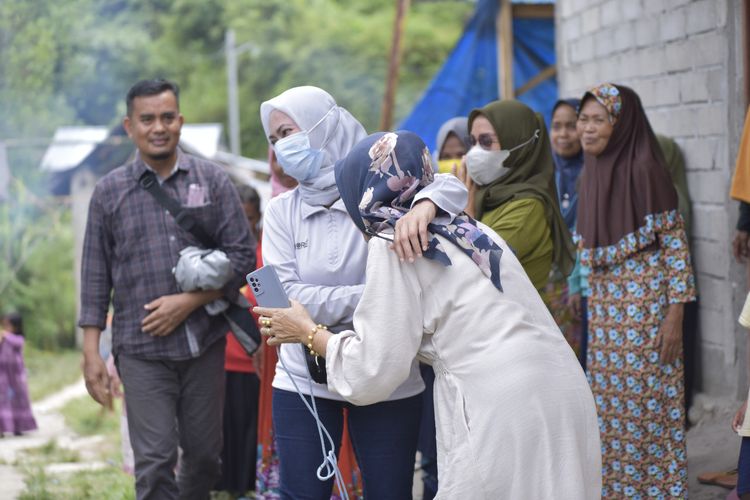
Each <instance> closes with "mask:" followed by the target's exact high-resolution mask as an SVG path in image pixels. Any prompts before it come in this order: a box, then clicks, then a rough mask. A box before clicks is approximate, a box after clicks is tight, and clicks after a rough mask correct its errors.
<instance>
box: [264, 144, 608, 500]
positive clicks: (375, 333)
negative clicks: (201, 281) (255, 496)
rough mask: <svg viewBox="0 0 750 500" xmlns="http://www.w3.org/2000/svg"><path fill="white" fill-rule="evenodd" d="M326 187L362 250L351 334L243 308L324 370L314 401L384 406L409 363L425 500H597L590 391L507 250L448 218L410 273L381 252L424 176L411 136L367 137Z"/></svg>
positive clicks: (421, 148)
mask: <svg viewBox="0 0 750 500" xmlns="http://www.w3.org/2000/svg"><path fill="white" fill-rule="evenodd" d="M335 173H336V183H337V185H338V189H339V192H340V193H341V198H342V200H343V202H344V204H345V206H346V210H347V212H348V213H349V215H350V217H351V218H352V221H354V224H355V225H356V226H357V227H358V228H359V229H360V231H362V232H363V233H364V234H365V235H369V236H371V238H370V240H369V243H368V258H367V276H366V280H365V289H364V292H363V294H362V299H361V300H360V302H359V305H358V306H357V309H356V311H355V313H354V320H353V328H352V329H351V330H346V331H343V332H341V333H339V334H337V335H333V334H331V333H330V332H329V331H328V330H327V329H326V328H324V327H321V326H319V325H318V326H316V325H315V323H314V322H313V321H312V320H311V319H310V317H309V315H308V314H307V311H306V310H305V308H304V307H302V306H301V305H300V304H299V303H296V302H293V305H292V307H291V308H286V309H268V308H256V312H258V313H259V314H261V315H263V316H262V318H261V322H263V321H264V320H265V321H266V322H267V324H270V326H268V327H264V328H263V329H262V330H261V331H262V333H263V334H264V335H267V336H269V337H270V338H269V340H268V344H269V345H279V344H282V343H303V344H305V345H306V346H307V347H308V348H309V349H311V350H313V351H314V352H317V353H319V354H320V355H323V356H325V357H326V363H327V367H328V387H329V388H330V389H332V390H334V391H336V392H337V393H338V394H341V395H342V396H343V397H344V398H346V399H347V400H348V401H350V402H351V403H353V404H355V405H369V404H373V403H376V402H378V401H382V400H384V399H385V398H387V397H388V395H389V394H391V393H392V392H393V390H394V388H395V387H398V386H399V384H401V383H402V382H403V381H404V380H405V379H406V378H407V377H408V374H409V368H410V366H411V365H412V362H413V361H414V358H415V357H417V358H418V359H419V360H421V361H424V362H427V363H429V364H431V365H432V366H433V368H435V373H436V379H435V420H436V427H437V450H438V475H439V477H440V484H439V491H438V497H439V498H487V499H489V498H576V499H594V498H599V494H600V489H601V467H600V450H599V435H598V432H597V430H596V412H595V410H594V400H593V397H592V395H591V390H590V389H589V386H588V384H587V382H586V378H585V376H584V374H583V372H582V370H581V367H580V365H579V364H578V361H577V360H576V357H575V355H574V353H573V351H572V350H571V349H570V347H569V346H568V344H567V342H566V341H565V340H564V339H563V337H562V335H561V334H560V331H559V330H558V329H557V326H556V325H555V322H554V320H553V319H552V316H551V315H550V314H549V312H548V310H547V308H546V306H545V305H544V303H543V302H542V299H541V298H540V297H539V294H538V293H537V292H536V289H535V288H534V286H533V285H532V283H531V281H529V278H528V276H527V275H526V273H525V272H524V271H523V268H522V267H521V264H520V263H519V262H518V259H516V257H515V256H514V255H513V253H512V252H511V251H509V248H508V245H507V244H506V243H505V242H504V241H503V240H502V239H501V238H500V237H499V236H497V234H495V233H493V232H492V231H491V230H490V229H488V228H487V227H486V226H484V225H483V224H481V223H479V222H476V221H475V220H474V219H472V218H471V217H469V216H467V215H465V214H462V215H459V216H458V217H456V218H455V219H454V221H453V222H451V221H449V220H447V219H446V220H441V219H440V218H438V219H435V220H434V221H433V222H432V223H431V224H430V225H429V230H430V233H431V235H430V239H429V243H428V250H427V251H426V252H424V257H425V258H423V259H417V260H416V262H414V263H408V262H401V261H400V260H399V259H398V257H397V256H396V255H395V254H394V253H393V252H392V251H390V250H389V248H388V247H389V243H390V239H391V237H392V234H393V228H394V225H395V223H396V221H398V219H399V218H401V217H402V216H403V215H404V214H406V213H407V212H408V207H409V206H410V200H411V199H412V198H413V197H414V196H415V195H416V194H417V193H419V192H420V191H421V190H422V189H423V188H424V187H425V186H427V185H429V184H430V183H431V181H432V176H433V172H432V166H431V162H430V155H429V151H428V150H427V148H426V147H425V145H424V143H423V142H422V140H421V139H420V138H419V137H418V136H416V135H415V134H413V133H411V132H397V133H386V134H384V133H378V134H374V135H371V136H369V137H367V138H366V139H364V140H363V141H362V142H360V143H359V144H357V145H356V146H355V147H354V149H352V151H351V152H350V153H349V155H348V156H347V157H346V158H344V159H343V160H341V161H339V162H337V163H336V167H335ZM469 422H470V423H471V425H469ZM300 473H304V471H300Z"/></svg>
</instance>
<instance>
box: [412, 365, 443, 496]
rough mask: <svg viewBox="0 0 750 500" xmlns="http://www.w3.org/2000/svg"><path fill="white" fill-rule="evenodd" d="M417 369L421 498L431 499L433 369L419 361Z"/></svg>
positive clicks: (435, 483)
mask: <svg viewBox="0 0 750 500" xmlns="http://www.w3.org/2000/svg"><path fill="white" fill-rule="evenodd" d="M419 371H420V373H421V374H422V380H424V385H425V390H424V392H423V393H422V418H421V420H420V422H419V441H418V445H417V449H418V450H419V451H420V453H421V454H422V462H421V466H422V483H423V485H424V489H423V490H422V500H432V499H433V498H435V495H437V490H438V472H437V435H436V433H437V431H436V430H435V397H434V385H435V371H434V370H433V369H432V367H431V366H430V365H428V364H425V363H419Z"/></svg>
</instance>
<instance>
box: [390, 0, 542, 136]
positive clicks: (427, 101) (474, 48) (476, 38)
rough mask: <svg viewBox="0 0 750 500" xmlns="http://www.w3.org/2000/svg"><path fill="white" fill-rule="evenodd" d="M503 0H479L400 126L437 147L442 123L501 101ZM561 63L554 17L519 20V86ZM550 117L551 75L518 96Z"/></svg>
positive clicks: (516, 72)
mask: <svg viewBox="0 0 750 500" xmlns="http://www.w3.org/2000/svg"><path fill="white" fill-rule="evenodd" d="M498 9H499V2H498V1H497V0H479V1H478V2H477V9H476V12H474V15H473V16H472V18H471V19H470V20H469V23H468V24H467V25H466V28H465V29H464V32H463V34H462V35H461V38H460V39H459V40H458V43H457V44H456V46H455V47H454V48H453V51H452V52H451V53H450V55H449V56H448V59H447V60H446V61H445V64H443V67H442V68H441V69H440V71H438V73H437V75H436V76H435V78H433V80H432V82H430V84H429V86H428V87H427V90H426V91H425V93H424V94H423V96H422V98H421V99H420V101H419V102H418V103H417V105H416V106H415V107H414V109H413V110H412V111H411V114H409V116H407V117H406V118H405V119H404V121H402V122H401V124H400V125H399V127H398V128H399V129H402V130H411V131H412V132H415V133H417V134H419V135H420V136H421V137H422V139H423V140H424V141H425V143H426V144H427V146H428V147H429V148H430V150H432V149H433V148H434V146H435V139H436V137H435V136H436V135H437V131H438V129H439V128H440V126H441V125H442V124H443V123H444V122H446V121H447V120H449V119H450V118H453V117H454V116H467V115H468V114H469V112H470V111H471V110H472V109H474V108H478V107H481V106H484V105H485V104H487V103H488V102H490V101H495V100H497V99H498V95H499V93H498V88H497V81H498V78H497V71H498V68H497V59H498V57H497V34H496V28H495V26H496V19H497V14H498ZM554 64H555V23H554V19H552V18H549V19H545V18H521V19H513V80H514V87H515V88H516V89H519V88H521V87H522V86H523V85H524V84H525V83H527V82H528V81H529V80H531V79H532V78H534V77H535V76H536V75H537V74H539V72H540V71H542V70H543V69H545V68H547V67H548V66H553V65H554ZM517 99H518V100H519V101H522V102H524V103H525V104H527V105H528V106H530V107H531V108H532V109H534V110H536V111H538V112H540V113H542V115H543V116H544V117H545V120H547V121H548V120H549V114H550V113H551V111H552V106H553V105H554V103H555V101H556V100H557V81H556V80H555V78H554V77H551V78H548V79H547V80H545V81H544V82H542V83H540V84H539V85H537V86H536V87H534V88H533V89H531V90H529V91H528V92H525V93H523V94H522V95H519V96H517Z"/></svg>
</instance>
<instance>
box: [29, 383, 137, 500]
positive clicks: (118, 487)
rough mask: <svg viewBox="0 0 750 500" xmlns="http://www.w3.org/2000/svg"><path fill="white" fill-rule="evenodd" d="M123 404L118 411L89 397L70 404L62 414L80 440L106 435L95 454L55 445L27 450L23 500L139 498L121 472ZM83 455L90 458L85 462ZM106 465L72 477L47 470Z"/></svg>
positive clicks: (122, 499)
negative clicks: (70, 465)
mask: <svg viewBox="0 0 750 500" xmlns="http://www.w3.org/2000/svg"><path fill="white" fill-rule="evenodd" d="M120 409H121V403H120V401H116V402H115V409H114V411H109V410H102V407H101V406H99V405H98V404H97V403H96V402H94V401H93V400H92V399H91V398H90V397H89V396H82V397H80V398H77V399H74V400H71V401H69V402H68V403H67V404H66V405H65V406H63V407H62V408H61V410H60V413H61V414H62V415H63V416H64V418H65V424H66V425H67V426H68V427H70V428H71V429H72V430H73V431H74V432H75V433H76V434H78V435H80V436H93V435H102V436H104V438H103V439H102V441H101V442H100V443H99V444H97V445H96V449H95V450H94V454H95V456H93V457H91V456H90V454H91V451H89V452H88V453H86V452H81V453H79V452H77V451H71V450H67V449H65V448H61V447H60V446H58V445H57V443H56V442H55V441H50V442H49V443H47V444H46V445H44V446H41V447H39V448H34V449H30V450H26V451H24V452H23V453H22V455H21V456H20V458H19V460H18V461H17V464H16V465H17V466H19V467H20V469H21V470H22V471H23V472H24V475H25V478H24V480H25V483H26V489H25V491H24V492H23V493H22V494H21V495H20V496H19V497H18V498H19V499H20V500H48V499H49V500H53V499H54V500H58V499H59V500H89V499H90V500H99V499H102V500H131V499H134V498H135V486H134V479H133V477H132V476H130V475H128V474H126V473H124V472H123V471H122V470H121V466H122V456H121V451H120ZM82 455H89V456H87V457H86V458H84V457H83V456H82ZM89 459H90V460H95V461H104V462H107V463H110V464H112V466H111V467H107V468H105V469H101V470H94V471H79V472H75V473H71V474H47V473H46V472H45V471H44V467H45V466H46V465H48V464H53V463H70V462H85V461H87V460H89Z"/></svg>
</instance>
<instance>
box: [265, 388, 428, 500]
mask: <svg viewBox="0 0 750 500" xmlns="http://www.w3.org/2000/svg"><path fill="white" fill-rule="evenodd" d="M306 398H307V399H308V401H309V400H310V398H309V397H307V396H306ZM315 403H316V405H317V407H318V414H319V416H320V420H321V421H322V422H323V424H324V425H325V427H326V429H328V432H329V433H330V434H331V437H332V438H333V439H334V444H335V447H336V454H337V455H338V452H339V446H340V444H341V433H342V431H343V410H344V408H347V409H348V411H349V419H348V425H349V436H350V437H351V441H352V445H353V447H354V454H355V455H356V457H357V463H358V464H359V468H360V471H361V472H362V483H363V490H364V491H363V493H364V497H365V498H366V499H367V500H400V499H404V500H410V499H411V498H412V495H411V492H412V491H411V490H412V482H413V479H414V456H415V454H416V451H417V433H418V429H419V418H420V413H421V407H422V395H421V394H420V395H417V396H413V397H410V398H406V399H399V400H395V401H384V402H382V403H376V404H373V405H368V406H354V405H352V404H349V403H346V402H343V401H333V400H330V399H323V398H316V399H315ZM273 425H274V432H275V437H276V449H277V451H278V454H279V462H280V470H279V490H280V493H281V498H283V499H293V500H302V499H309V500H323V499H326V500H327V499H329V498H330V496H331V489H332V487H333V479H330V480H328V481H325V482H323V481H320V480H318V478H317V470H318V467H319V466H320V464H321V463H322V461H323V456H322V452H321V449H320V438H319V437H318V430H317V428H316V426H315V420H314V419H313V417H312V415H310V413H309V412H308V411H307V408H306V407H305V406H304V403H302V400H301V399H300V397H299V395H298V394H297V393H294V392H289V391H282V390H278V389H274V391H273Z"/></svg>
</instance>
